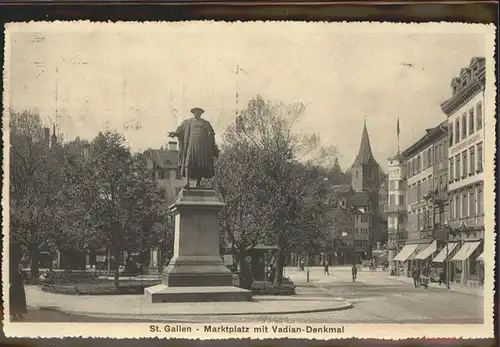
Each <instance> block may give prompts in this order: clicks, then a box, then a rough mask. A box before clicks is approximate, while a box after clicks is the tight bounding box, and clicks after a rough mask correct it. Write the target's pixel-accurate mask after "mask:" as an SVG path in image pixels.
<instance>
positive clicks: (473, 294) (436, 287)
mask: <svg viewBox="0 0 500 347" xmlns="http://www.w3.org/2000/svg"><path fill="white" fill-rule="evenodd" d="M386 278H387V279H390V280H391V281H396V282H399V283H406V284H411V285H413V282H412V281H413V280H412V279H411V278H410V279H409V280H406V278H408V277H404V278H405V279H400V278H398V276H387V277H386ZM429 288H434V289H439V290H443V291H446V292H454V293H460V294H465V295H471V296H478V297H484V295H481V294H480V293H478V294H475V293H468V292H465V291H461V290H456V289H453V288H450V289H446V287H440V286H439V285H435V283H434V285H432V284H431V283H429Z"/></svg>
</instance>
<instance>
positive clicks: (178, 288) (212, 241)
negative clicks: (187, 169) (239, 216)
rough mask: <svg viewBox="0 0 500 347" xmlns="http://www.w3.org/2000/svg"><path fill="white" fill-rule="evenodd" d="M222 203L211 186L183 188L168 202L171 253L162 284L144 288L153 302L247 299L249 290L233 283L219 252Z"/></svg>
mask: <svg viewBox="0 0 500 347" xmlns="http://www.w3.org/2000/svg"><path fill="white" fill-rule="evenodd" d="M223 206H224V204H223V203H222V202H220V201H219V199H218V198H217V196H216V194H215V191H213V190H211V189H200V188H192V189H183V190H182V191H181V192H180V193H179V197H178V199H177V201H176V202H175V203H174V204H172V205H171V206H170V209H171V210H172V212H173V213H174V216H175V241H174V242H175V243H174V254H173V257H172V259H171V260H170V263H169V265H168V267H167V268H166V269H165V271H164V272H163V281H162V284H160V285H157V286H153V287H149V288H146V289H145V291H144V292H145V295H146V296H147V297H150V298H151V301H152V302H192V301H248V300H251V298H252V293H251V291H248V290H244V289H241V288H237V287H233V286H232V274H231V272H230V271H229V269H228V268H227V267H226V266H225V265H224V262H223V261H222V258H221V256H220V254H219V242H220V235H219V224H218V220H217V215H218V213H219V211H220V209H221V208H222V207H223Z"/></svg>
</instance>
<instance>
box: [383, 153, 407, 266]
mask: <svg viewBox="0 0 500 347" xmlns="http://www.w3.org/2000/svg"><path fill="white" fill-rule="evenodd" d="M388 170H389V172H388V177H387V182H388V184H387V186H388V189H387V196H388V198H387V204H386V205H385V214H386V216H387V232H388V240H387V249H388V260H389V263H390V266H391V268H394V267H395V265H396V264H395V263H394V257H395V256H396V254H398V252H399V249H401V247H403V246H404V243H405V242H406V239H407V231H406V224H407V214H406V212H407V211H406V188H407V181H406V161H405V158H404V157H403V156H402V155H400V154H398V155H396V156H394V157H390V158H388Z"/></svg>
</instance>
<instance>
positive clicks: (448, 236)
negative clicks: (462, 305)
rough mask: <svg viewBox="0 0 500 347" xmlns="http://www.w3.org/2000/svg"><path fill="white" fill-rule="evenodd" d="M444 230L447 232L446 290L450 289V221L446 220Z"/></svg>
mask: <svg viewBox="0 0 500 347" xmlns="http://www.w3.org/2000/svg"><path fill="white" fill-rule="evenodd" d="M443 229H444V231H445V240H446V246H445V247H446V258H445V260H444V266H445V267H444V269H445V271H446V289H450V263H449V259H448V257H449V251H450V247H448V246H449V244H448V242H449V240H450V227H449V225H448V221H447V220H445V221H444V226H443Z"/></svg>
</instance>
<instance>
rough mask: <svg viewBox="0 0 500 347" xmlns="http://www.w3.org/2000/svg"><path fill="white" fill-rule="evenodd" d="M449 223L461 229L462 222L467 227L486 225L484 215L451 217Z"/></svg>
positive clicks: (452, 226)
mask: <svg viewBox="0 0 500 347" xmlns="http://www.w3.org/2000/svg"><path fill="white" fill-rule="evenodd" d="M448 224H449V226H450V227H451V228H453V229H459V228H460V227H461V226H462V224H465V225H466V226H467V227H471V228H474V227H482V226H484V216H482V215H481V216H472V217H466V218H457V219H451V220H450V221H448Z"/></svg>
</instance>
